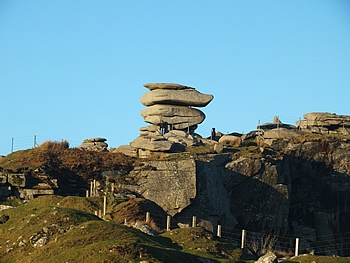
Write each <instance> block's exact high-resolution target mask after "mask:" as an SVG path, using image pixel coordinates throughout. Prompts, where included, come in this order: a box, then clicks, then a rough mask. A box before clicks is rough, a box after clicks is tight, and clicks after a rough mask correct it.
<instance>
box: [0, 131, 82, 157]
mask: <svg viewBox="0 0 350 263" xmlns="http://www.w3.org/2000/svg"><path fill="white" fill-rule="evenodd" d="M62 140H63V139H62V138H61V139H54V138H50V137H47V136H41V135H30V136H22V137H12V138H10V139H8V140H5V141H4V142H2V143H0V155H7V154H9V153H13V152H15V151H18V150H26V149H31V148H35V147H37V146H39V145H41V144H42V143H43V142H45V141H62ZM70 143H71V142H70ZM76 144H77V145H78V144H79V143H76Z"/></svg>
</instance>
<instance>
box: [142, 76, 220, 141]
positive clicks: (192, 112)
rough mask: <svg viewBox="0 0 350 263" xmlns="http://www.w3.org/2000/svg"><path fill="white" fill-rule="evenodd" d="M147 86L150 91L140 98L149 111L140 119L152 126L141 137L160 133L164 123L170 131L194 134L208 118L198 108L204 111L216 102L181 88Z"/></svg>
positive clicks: (144, 130)
mask: <svg viewBox="0 0 350 263" xmlns="http://www.w3.org/2000/svg"><path fill="white" fill-rule="evenodd" d="M144 86H145V87H146V88H148V89H149V90H150V91H149V92H146V93H145V94H143V95H142V97H141V103H142V104H143V105H144V106H146V107H147V108H146V109H144V110H143V111H141V116H142V117H143V118H144V120H145V122H147V123H150V124H152V125H151V126H148V127H143V128H141V129H140V131H141V136H142V135H150V134H155V133H159V128H158V127H159V124H160V123H161V121H163V122H166V123H168V125H169V126H168V128H169V130H183V131H186V132H188V131H190V133H193V132H194V130H195V129H196V128H197V126H198V124H200V123H202V122H203V121H204V119H205V114H204V113H203V112H202V111H201V110H199V109H197V108H195V107H205V106H207V105H208V104H209V103H210V102H211V101H212V100H213V98H214V97H213V95H209V94H202V93H200V92H198V91H197V90H196V89H194V88H191V87H188V86H183V85H179V84H173V83H150V84H145V85H144Z"/></svg>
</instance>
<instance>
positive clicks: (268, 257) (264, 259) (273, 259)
mask: <svg viewBox="0 0 350 263" xmlns="http://www.w3.org/2000/svg"><path fill="white" fill-rule="evenodd" d="M255 263H278V260H277V256H276V255H275V254H274V253H273V252H271V251H269V252H267V253H266V254H265V255H263V256H261V257H260V258H259V259H258V260H257V261H255Z"/></svg>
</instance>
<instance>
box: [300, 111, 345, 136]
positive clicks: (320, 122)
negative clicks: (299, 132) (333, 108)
mask: <svg viewBox="0 0 350 263" xmlns="http://www.w3.org/2000/svg"><path fill="white" fill-rule="evenodd" d="M303 117H304V118H305V120H299V121H297V122H296V125H297V126H298V127H300V128H301V129H303V130H310V131H312V132H317V133H333V132H341V133H343V134H349V131H350V116H347V115H337V114H335V113H328V112H312V113H306V114H304V116H303Z"/></svg>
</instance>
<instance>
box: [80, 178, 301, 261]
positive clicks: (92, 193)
mask: <svg viewBox="0 0 350 263" xmlns="http://www.w3.org/2000/svg"><path fill="white" fill-rule="evenodd" d="M113 186H114V184H112V189H111V190H112V192H114V187H113ZM89 196H98V191H97V187H96V180H93V181H91V183H90V190H86V197H89ZM106 210H107V196H106V195H104V196H103V210H101V209H99V210H98V211H95V215H96V216H98V217H100V218H102V219H105V217H106ZM150 221H151V213H150V212H146V223H149V222H150ZM170 223H171V216H170V215H167V218H166V231H170V230H171V229H170ZM124 224H125V225H126V224H127V220H126V218H125V219H124ZM196 226H197V217H196V216H193V217H192V227H196ZM216 235H217V236H218V237H220V238H221V225H218V226H217V231H216ZM246 236H247V234H246V230H245V229H242V235H241V249H245V248H246ZM294 255H295V256H298V255H299V238H296V239H295V252H294Z"/></svg>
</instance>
